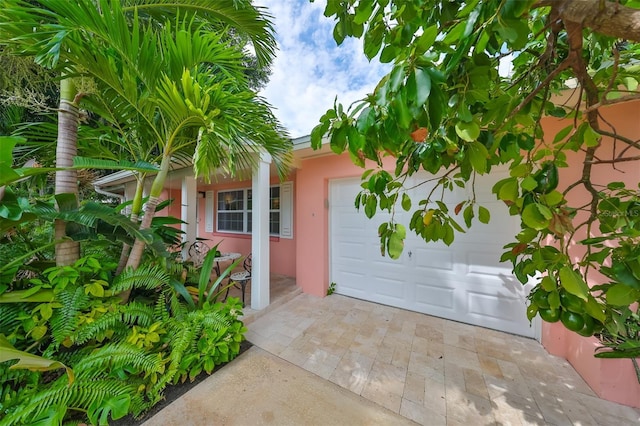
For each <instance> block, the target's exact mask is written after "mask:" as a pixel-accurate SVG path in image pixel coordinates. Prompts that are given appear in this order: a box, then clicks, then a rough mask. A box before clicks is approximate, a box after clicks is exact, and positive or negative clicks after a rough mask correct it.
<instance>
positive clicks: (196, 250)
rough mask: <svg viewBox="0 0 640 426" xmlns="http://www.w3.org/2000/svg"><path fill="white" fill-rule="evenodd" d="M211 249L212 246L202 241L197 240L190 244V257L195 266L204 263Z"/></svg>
mask: <svg viewBox="0 0 640 426" xmlns="http://www.w3.org/2000/svg"><path fill="white" fill-rule="evenodd" d="M209 249H210V247H209V246H208V245H207V244H205V243H204V242H202V241H196V242H195V243H193V244H191V245H190V246H189V259H190V260H191V261H192V262H193V264H194V266H201V265H202V262H204V257H205V256H206V255H207V252H208V251H209Z"/></svg>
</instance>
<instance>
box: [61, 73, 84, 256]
mask: <svg viewBox="0 0 640 426" xmlns="http://www.w3.org/2000/svg"><path fill="white" fill-rule="evenodd" d="M76 94H77V91H76V88H75V86H74V85H73V83H72V82H71V80H70V79H63V80H62V81H61V82H60V107H59V109H58V141H57V146H56V166H57V167H71V166H73V157H75V156H76V153H77V151H78V124H79V121H78V114H79V113H78V105H77V103H76V99H75V97H76ZM77 175H78V174H77V172H76V171H75V170H58V171H57V172H56V187H55V193H56V195H57V194H66V193H69V194H74V195H75V196H76V197H77V196H78V176H77ZM66 235H67V233H66V222H64V221H62V220H56V222H55V239H56V240H61V239H63V238H65V237H66ZM79 258H80V243H78V242H77V241H63V242H61V243H59V244H57V245H56V264H57V265H58V266H65V265H71V264H73V263H74V262H75V261H76V260H78V259H79Z"/></svg>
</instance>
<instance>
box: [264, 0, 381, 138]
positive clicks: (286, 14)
mask: <svg viewBox="0 0 640 426" xmlns="http://www.w3.org/2000/svg"><path fill="white" fill-rule="evenodd" d="M325 3H326V1H324V0H316V2H315V3H310V2H309V0H255V1H254V5H256V6H265V7H267V8H268V9H269V13H270V14H271V15H273V17H274V23H275V28H276V31H277V40H278V47H279V51H278V52H277V58H276V60H275V62H274V65H273V72H272V74H271V80H270V82H269V84H268V85H267V87H266V88H265V89H263V91H262V92H261V95H262V96H264V97H265V98H266V99H267V100H268V101H269V103H271V105H273V107H274V113H275V114H276V116H277V117H278V119H279V120H280V122H281V123H282V124H283V125H284V126H285V127H287V129H288V130H289V132H290V135H291V136H292V137H294V138H295V137H299V136H304V135H308V134H309V133H311V129H313V127H314V126H315V125H316V124H318V122H319V119H320V116H322V114H324V113H325V111H326V110H327V109H329V108H330V107H331V106H332V105H333V101H334V99H335V97H336V95H337V96H338V102H341V103H342V104H343V105H345V106H348V105H350V104H351V103H352V102H354V101H356V100H358V99H362V98H364V97H365V95H366V94H367V93H371V92H372V91H373V89H374V88H375V86H376V84H377V83H378V81H380V78H381V77H382V76H383V75H384V74H386V68H387V66H384V65H381V64H379V63H377V62H372V63H369V61H368V60H367V59H366V57H365V56H364V54H363V53H362V41H361V40H354V39H347V40H345V42H344V43H343V45H342V46H340V47H337V46H336V43H335V41H334V40H333V36H332V34H333V26H334V21H333V20H332V19H329V18H326V17H325V16H324V15H323V11H324V6H325Z"/></svg>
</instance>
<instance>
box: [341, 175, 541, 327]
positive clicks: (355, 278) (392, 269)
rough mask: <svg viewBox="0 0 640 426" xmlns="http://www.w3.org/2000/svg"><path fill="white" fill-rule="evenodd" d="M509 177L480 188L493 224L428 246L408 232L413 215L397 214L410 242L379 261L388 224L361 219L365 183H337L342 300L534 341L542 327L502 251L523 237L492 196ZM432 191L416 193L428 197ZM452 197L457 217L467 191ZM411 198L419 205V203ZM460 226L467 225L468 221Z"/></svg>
mask: <svg viewBox="0 0 640 426" xmlns="http://www.w3.org/2000/svg"><path fill="white" fill-rule="evenodd" d="M506 176H507V173H506V171H505V172H499V173H497V174H495V173H493V172H492V176H490V177H488V176H483V177H481V178H480V179H477V180H476V184H477V186H476V199H477V200H478V202H479V203H481V204H482V205H483V206H485V207H487V208H488V209H489V210H490V211H491V221H490V223H489V224H488V225H483V224H481V223H479V222H477V221H474V224H473V227H472V228H471V230H469V231H468V232H467V233H466V234H456V239H455V241H454V243H453V244H452V245H451V246H449V247H447V246H446V245H445V244H443V243H428V244H427V243H425V242H424V241H423V240H422V239H419V238H418V237H416V236H415V234H413V232H412V231H410V230H409V229H408V223H409V215H410V213H404V212H403V211H402V209H400V208H398V210H400V211H398V212H396V218H397V219H399V221H401V222H402V223H403V224H405V225H406V226H407V240H406V241H405V249H404V252H403V254H402V256H401V258H400V259H398V260H392V259H390V258H389V257H388V256H387V257H382V256H381V254H380V242H379V239H378V236H377V230H378V226H379V225H380V223H382V222H383V221H385V220H388V218H389V216H388V214H381V213H380V212H378V214H376V216H375V217H374V218H373V219H371V220H370V219H367V217H366V216H365V215H364V212H363V211H360V212H358V211H356V210H355V207H354V199H355V196H356V194H357V193H358V192H359V191H360V189H361V187H360V179H359V178H355V179H340V180H334V181H331V182H330V185H329V193H330V194H329V208H330V265H331V281H332V282H335V283H336V292H337V293H339V294H343V295H346V296H351V297H356V298H360V299H364V300H369V301H373V302H377V303H382V304H385V305H390V306H396V307H399V308H403V309H409V310H412V311H417V312H422V313H425V314H429V315H434V316H438V317H442V318H447V319H452V320H456V321H461V322H465V323H469V324H474V325H478V326H482V327H488V328H493V329H496V330H501V331H506V332H509V333H515V334H519V335H523V336H528V337H535V335H536V334H537V333H536V331H535V327H531V326H530V325H529V321H528V320H527V318H526V314H525V299H526V294H527V291H528V290H529V289H528V288H526V289H525V288H524V287H523V286H522V284H520V282H519V281H518V280H517V279H516V278H515V277H514V276H513V274H512V272H511V264H510V263H500V262H499V259H500V255H501V254H502V252H504V249H503V246H504V245H505V244H507V243H509V242H511V241H513V236H514V235H515V234H516V233H517V232H518V229H519V227H518V219H517V218H515V217H511V216H509V213H508V211H507V208H506V207H505V206H504V204H503V203H502V202H498V201H496V199H495V196H494V195H493V194H491V187H492V186H493V183H495V182H497V181H498V180H500V179H502V178H503V177H506ZM429 189H430V188H425V187H424V186H421V187H419V188H417V189H416V190H415V191H421V192H420V193H422V194H426V193H427V191H429ZM459 191H462V192H457V193H455V192H454V193H451V194H450V195H445V198H444V201H445V203H446V204H447V205H448V206H449V209H450V211H453V209H454V206H455V204H457V203H458V202H460V201H461V200H463V199H465V193H464V191H465V190H463V189H460V190H459ZM416 194H418V192H416V193H415V194H412V195H414V197H412V198H413V199H414V200H415V201H416V202H417V200H418V199H417V198H415V195H416ZM458 222H459V223H461V224H462V223H463V222H464V221H463V219H462V217H460V218H459V221H458Z"/></svg>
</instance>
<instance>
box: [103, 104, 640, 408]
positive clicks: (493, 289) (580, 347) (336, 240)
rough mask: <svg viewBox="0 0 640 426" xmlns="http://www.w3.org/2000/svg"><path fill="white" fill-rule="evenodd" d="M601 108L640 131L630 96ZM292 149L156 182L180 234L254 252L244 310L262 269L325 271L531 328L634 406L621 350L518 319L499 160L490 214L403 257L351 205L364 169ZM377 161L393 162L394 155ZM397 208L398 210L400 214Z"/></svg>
mask: <svg viewBox="0 0 640 426" xmlns="http://www.w3.org/2000/svg"><path fill="white" fill-rule="evenodd" d="M604 113H605V115H606V116H607V118H608V119H609V120H610V121H611V122H612V123H613V124H614V125H615V126H617V127H618V130H619V131H620V132H623V133H626V134H629V133H632V134H638V135H640V101H639V102H634V103H631V104H626V105H615V106H611V107H609V108H607V109H606V110H605V111H604ZM544 126H545V128H546V129H547V130H549V131H548V132H547V133H548V134H551V132H552V131H553V130H556V131H557V130H558V129H560V128H562V127H564V126H566V123H563V122H562V121H561V120H558V119H555V118H547V119H545V121H544ZM553 134H555V131H553ZM293 150H294V154H295V162H294V165H293V169H292V171H291V173H290V175H289V176H288V177H287V178H286V180H285V181H283V182H280V181H279V180H278V178H277V177H276V175H275V171H274V170H273V168H272V167H270V159H269V158H268V156H265V155H263V156H261V158H260V161H259V166H258V168H257V169H256V170H254V171H253V173H252V177H251V178H250V179H249V178H247V179H246V180H237V179H230V178H228V177H226V176H224V175H220V176H216V177H214V179H213V182H212V183H211V184H205V183H204V182H202V181H201V180H198V179H195V178H194V177H193V174H192V172H191V170H190V169H189V168H186V169H181V170H177V171H174V172H173V173H172V175H171V177H170V182H169V185H168V188H167V190H166V194H165V196H166V197H167V198H172V199H174V200H175V202H174V204H173V206H172V207H171V209H170V211H169V212H168V213H169V214H171V215H174V216H177V217H181V218H182V219H183V220H184V221H186V222H188V224H187V225H185V226H184V227H183V230H184V231H185V235H186V239H187V241H194V240H195V238H197V237H198V238H205V239H208V240H210V241H211V244H215V243H217V242H220V241H221V249H222V250H223V251H236V252H241V253H249V252H253V259H254V263H253V270H254V273H253V282H252V286H251V307H252V308H253V309H263V308H265V307H266V306H267V305H268V304H269V291H268V289H269V274H270V273H276V274H283V275H287V276H291V277H295V279H296V282H297V285H298V286H299V287H301V288H302V290H303V291H304V292H306V293H310V294H313V295H316V296H320V297H322V296H324V295H325V294H326V291H327V288H328V286H329V285H330V283H332V282H334V283H336V290H337V292H338V293H341V294H344V295H346V296H351V297H356V298H360V299H365V300H370V301H373V302H377V303H382V304H387V305H392V306H396V307H401V308H405V309H409V310H413V311H418V312H423V313H426V314H430V315H435V316H439V317H443V318H448V319H452V320H457V321H462V322H466V323H470V324H475V325H479V326H484V327H489V328H494V329H498V330H502V331H506V332H509V333H514V334H518V335H523V336H527V337H531V338H534V339H537V340H539V341H540V342H541V344H542V345H544V347H545V348H546V349H547V350H548V351H549V352H550V353H552V354H554V355H558V356H561V357H564V358H566V359H568V360H569V361H570V362H571V364H572V365H573V366H574V367H575V368H576V370H577V371H578V372H579V373H580V374H581V375H582V376H583V377H584V378H585V380H586V381H587V382H588V383H589V385H590V386H591V387H592V388H593V390H594V391H595V392H596V393H597V394H598V395H599V396H601V397H602V398H605V399H609V400H613V401H616V402H620V403H623V404H627V405H631V406H635V407H640V384H639V383H638V380H637V379H636V374H635V371H634V369H633V366H632V363H631V361H630V360H601V359H596V358H594V357H593V352H594V349H595V347H596V346H597V342H596V340H595V339H594V338H590V339H587V338H583V337H581V336H579V335H577V334H575V333H572V332H569V331H567V330H565V329H564V328H563V327H562V326H561V325H558V324H547V323H543V322H542V321H539V320H538V319H536V320H535V321H534V322H533V324H531V325H530V324H529V322H528V321H527V319H526V317H525V298H526V294H527V290H528V288H527V287H523V286H522V285H521V284H520V283H519V282H518V281H517V280H516V279H515V278H514V277H513V275H512V273H511V268H510V265H509V264H504V263H502V264H501V263H500V262H499V261H498V260H499V258H500V255H501V253H502V252H503V246H504V244H506V243H508V242H511V241H512V237H513V235H515V233H516V232H517V229H519V224H518V221H517V218H514V217H511V216H509V215H508V212H507V209H506V207H505V206H504V205H502V203H499V202H497V201H496V200H495V197H494V196H493V195H492V194H491V187H492V185H493V183H494V182H496V181H497V180H499V179H501V178H502V177H503V176H506V175H507V174H508V170H506V169H502V170H500V169H499V170H497V171H495V173H492V174H491V176H485V177H482V179H480V180H479V181H478V182H477V188H476V196H477V198H478V199H479V202H481V203H483V205H484V206H485V207H487V208H489V209H490V211H491V213H492V220H491V222H490V223H489V224H488V225H482V224H477V225H475V226H474V227H473V228H472V230H471V231H470V232H468V233H466V234H463V235H459V236H457V237H456V241H455V242H454V243H453V245H452V246H451V247H447V246H445V245H444V244H431V245H427V244H426V243H424V241H422V240H419V239H417V238H415V237H408V238H407V241H406V244H405V250H404V253H403V255H402V257H401V258H400V259H399V260H396V261H394V260H390V259H388V258H386V257H382V256H381V255H380V250H379V241H378V237H377V227H378V224H379V223H380V222H381V221H382V220H384V218H385V216H384V215H382V214H378V215H376V217H375V218H374V219H372V220H368V219H367V218H366V217H365V216H364V214H363V213H358V212H356V210H355V208H354V203H353V200H354V197H355V195H356V194H357V192H358V191H359V189H360V186H359V183H360V179H359V178H360V175H361V174H362V172H363V170H362V169H360V168H358V167H356V166H354V165H353V164H352V163H351V161H350V159H349V157H348V155H341V156H338V155H335V154H333V153H332V152H331V151H330V150H329V149H328V147H324V148H323V149H321V150H318V151H314V150H312V149H311V147H310V142H309V138H308V137H301V138H298V139H295V140H294V141H293ZM572 161H573V163H574V164H576V166H575V167H570V168H568V169H564V170H563V173H564V174H563V175H562V176H561V184H562V181H563V180H565V181H568V178H569V177H572V176H570V175H574V174H577V173H580V166H579V165H578V164H577V161H579V159H578V158H577V157H576V158H573V159H572ZM386 165H388V166H389V167H393V160H392V159H388V162H387V164H386ZM596 174H597V175H598V176H601V178H602V181H603V182H610V181H612V180H624V181H627V182H629V183H631V184H632V185H637V184H638V182H639V181H640V170H639V169H638V167H637V165H635V164H633V163H627V164H620V165H618V166H617V167H616V168H615V169H613V168H612V167H611V166H610V165H608V166H598V167H597V170H596ZM97 186H98V187H99V188H100V189H101V190H106V191H111V192H118V193H120V194H123V196H124V197H125V198H127V197H130V196H131V195H132V191H133V183H132V182H131V181H130V175H128V174H127V173H116V174H113V175H110V176H107V177H105V178H102V179H100V180H99V181H98V182H97ZM424 190H425V189H424V188H422V187H419V188H417V189H415V190H414V191H424ZM459 191H460V192H458V193H452V194H450V195H448V196H447V198H445V202H447V203H450V204H451V205H452V206H453V205H455V204H456V203H457V202H458V201H460V199H461V197H464V196H465V194H464V190H462V189H460V190H459ZM572 194H575V193H572ZM574 196H577V197H579V196H580V195H579V194H576V195H574ZM456 200H457V201H456ZM399 210H401V209H399ZM403 214H405V213H403V212H401V211H399V212H398V213H397V215H396V218H397V219H398V220H404V219H407V217H403Z"/></svg>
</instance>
